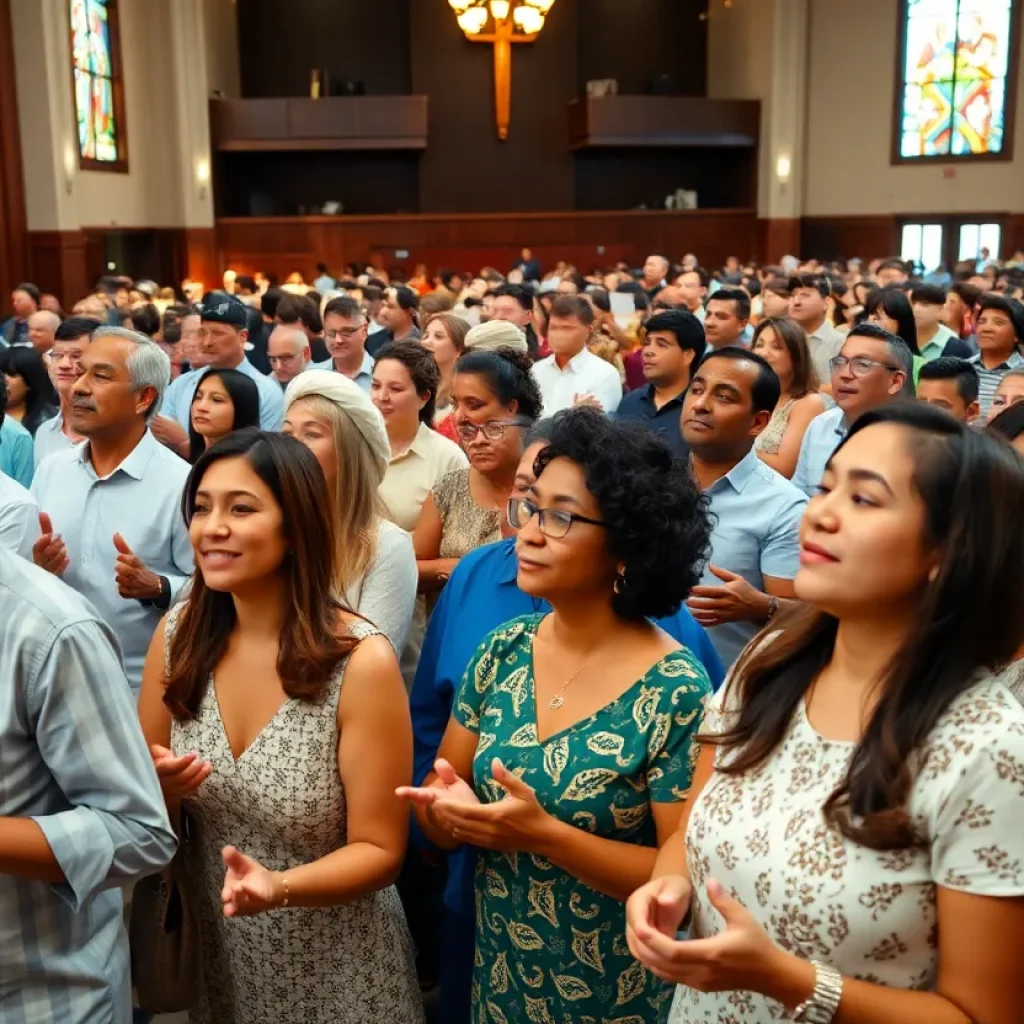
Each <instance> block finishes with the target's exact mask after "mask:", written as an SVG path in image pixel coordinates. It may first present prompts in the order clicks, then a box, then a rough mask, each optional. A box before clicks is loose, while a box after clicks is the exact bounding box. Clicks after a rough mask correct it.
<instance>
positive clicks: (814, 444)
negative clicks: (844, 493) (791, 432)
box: [793, 405, 850, 498]
mask: <svg viewBox="0 0 1024 1024" xmlns="http://www.w3.org/2000/svg"><path fill="white" fill-rule="evenodd" d="M849 429H850V428H849V427H848V426H847V425H846V421H845V420H844V414H843V410H842V409H840V408H839V406H838V405H835V406H833V407H832V408H831V409H828V410H826V411H825V412H823V413H820V414H819V415H818V416H815V417H814V419H813V420H811V423H810V426H808V428H807V433H805V434H804V439H803V442H802V443H801V444H800V458H799V459H797V463H796V469H795V470H794V472H793V486H794V487H799V488H800V490H801V491H803V492H804V494H806V495H807V496H808V497H809V498H813V497H814V494H815V492H816V491H817V489H818V484H820V483H821V478H822V477H823V476H824V475H825V467H826V466H827V465H828V460H829V459H831V458H832V453H833V452H834V451H835V450H836V449H837V448H838V447H839V442H840V441H842V439H843V438H844V437H846V432H847V430H849Z"/></svg>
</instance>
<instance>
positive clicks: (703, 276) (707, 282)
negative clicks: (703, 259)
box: [676, 267, 711, 288]
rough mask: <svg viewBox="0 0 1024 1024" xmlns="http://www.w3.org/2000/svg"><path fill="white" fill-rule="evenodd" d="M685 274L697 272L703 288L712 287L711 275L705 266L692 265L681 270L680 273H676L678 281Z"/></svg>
mask: <svg viewBox="0 0 1024 1024" xmlns="http://www.w3.org/2000/svg"><path fill="white" fill-rule="evenodd" d="M684 274H696V275H697V278H698V280H699V281H700V286H701V288H710V287H711V275H710V274H709V273H708V271H706V270H705V269H704V268H703V267H691V268H690V269H689V270H680V271H679V273H678V274H676V281H677V282H678V281H679V278H681V277H682V276H683V275H684Z"/></svg>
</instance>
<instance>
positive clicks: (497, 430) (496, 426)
mask: <svg viewBox="0 0 1024 1024" xmlns="http://www.w3.org/2000/svg"><path fill="white" fill-rule="evenodd" d="M525 426H528V424H527V423H525V422H523V420H506V421H504V422H502V421H501V420H490V421H488V422H487V423H481V424H476V423H460V424H459V427H458V431H459V437H461V438H462V440H463V441H465V442H466V443H467V444H468V443H469V442H470V441H473V440H475V439H476V435H477V434H480V433H482V434H483V435H484V437H486V438H487V440H488V441H500V440H501V439H502V438H503V437H504V436H505V431H506V430H508V428H509V427H525Z"/></svg>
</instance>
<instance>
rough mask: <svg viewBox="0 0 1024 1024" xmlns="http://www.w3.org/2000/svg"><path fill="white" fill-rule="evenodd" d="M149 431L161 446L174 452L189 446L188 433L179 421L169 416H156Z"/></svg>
mask: <svg viewBox="0 0 1024 1024" xmlns="http://www.w3.org/2000/svg"><path fill="white" fill-rule="evenodd" d="M149 429H150V430H152V431H153V436H154V437H155V438H156V439H157V440H158V441H159V442H160V443H161V444H165V445H167V447H168V448H171V449H173V450H174V451H179V450H180V449H181V448H182V446H183V445H186V444H188V432H187V431H186V430H185V428H184V427H183V426H182V425H181V424H180V423H179V422H178V421H177V420H172V419H171V418H170V417H169V416H154V417H153V419H152V420H151V421H150V424H149Z"/></svg>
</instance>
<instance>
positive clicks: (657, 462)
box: [534, 407, 711, 621]
mask: <svg viewBox="0 0 1024 1024" xmlns="http://www.w3.org/2000/svg"><path fill="white" fill-rule="evenodd" d="M559 458H565V459H569V460H570V461H571V462H574V463H576V465H577V466H579V467H580V469H582V470H583V475H584V478H585V479H586V481H587V490H589V491H590V493H591V494H592V495H593V496H594V498H595V499H596V501H597V504H598V507H599V508H600V509H601V519H602V520H603V521H604V522H605V523H606V524H607V526H608V531H607V532H608V543H609V549H610V550H611V552H612V554H613V555H614V556H615V557H616V558H617V559H620V560H621V561H622V562H623V564H624V565H625V572H624V586H622V587H621V588H620V592H619V593H617V594H613V596H612V609H613V610H614V611H615V613H616V614H617V615H620V616H621V617H622V618H624V619H630V620H634V621H638V620H640V619H644V618H652V619H662V618H665V617H666V616H668V615H674V614H675V613H676V612H677V611H678V610H679V607H680V605H681V604H682V603H683V601H684V600H686V598H687V596H688V595H689V593H690V591H691V590H692V589H693V587H695V586H696V585H697V583H698V581H699V580H700V578H701V573H702V571H703V569H704V565H705V563H706V561H707V558H708V555H709V552H710V550H711V518H710V513H709V501H708V498H707V497H706V496H705V495H704V494H702V493H701V490H700V488H699V487H698V485H697V482H696V481H695V480H694V478H693V476H692V475H691V474H690V471H689V467H688V466H687V463H686V461H685V460H683V459H680V458H678V457H677V456H676V455H674V454H673V452H672V449H671V448H669V446H668V444H667V443H666V442H665V441H663V440H662V439H661V438H660V437H659V436H658V435H657V434H655V433H653V432H651V431H650V430H645V429H644V428H643V427H641V426H639V425H638V424H634V423H624V422H620V421H613V420H609V419H608V417H606V416H605V415H604V414H603V413H601V412H599V411H598V410H597V409H589V408H585V407H580V408H574V409H567V410H566V411H565V412H562V413H559V414H558V415H557V416H556V417H555V418H554V422H553V424H552V428H551V443H550V444H549V445H548V446H547V448H545V449H544V450H543V451H542V452H541V453H540V455H539V456H538V457H537V461H536V463H535V464H534V472H535V473H536V474H537V476H540V475H541V473H543V472H544V469H545V468H546V467H547V465H548V464H549V463H550V462H551V461H552V460H553V459H559Z"/></svg>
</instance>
